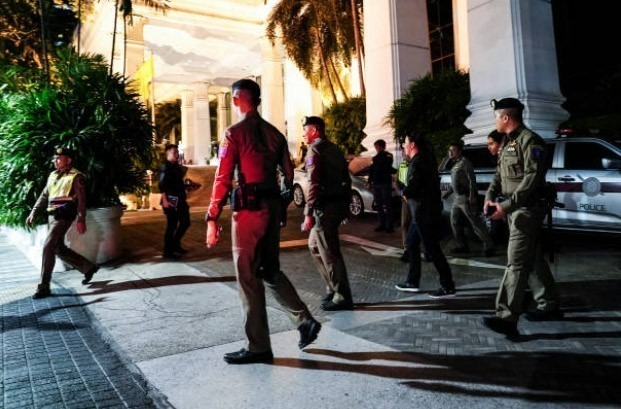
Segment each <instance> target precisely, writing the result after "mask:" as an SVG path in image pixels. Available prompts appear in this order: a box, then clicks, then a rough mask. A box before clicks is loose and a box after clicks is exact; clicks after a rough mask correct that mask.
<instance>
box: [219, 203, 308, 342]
mask: <svg viewBox="0 0 621 409" xmlns="http://www.w3.org/2000/svg"><path fill="white" fill-rule="evenodd" d="M231 236H232V242H233V246H232V252H233V264H234V266H235V274H236V276H237V282H238V283H239V286H238V291H239V298H240V300H241V304H242V310H243V314H244V330H245V332H246V350H248V351H250V352H255V353H260V352H266V351H270V350H271V343H270V334H269V325H268V320H267V311H266V304H265V285H266V286H267V288H269V290H270V292H271V294H272V296H273V297H274V299H276V301H277V302H278V303H280V305H282V306H283V307H284V308H285V310H286V312H287V313H288V315H289V318H290V319H291V322H292V323H293V324H294V325H295V327H296V328H298V327H299V326H300V324H302V322H303V321H304V320H305V319H309V318H311V317H312V316H311V314H310V312H309V311H308V308H307V307H306V305H305V304H304V303H303V302H302V300H301V299H300V297H299V296H298V293H297V292H296V290H295V288H294V287H293V285H292V284H291V282H290V281H289V279H288V278H287V276H285V275H284V274H283V272H282V271H280V260H279V249H280V199H277V200H269V201H264V202H263V203H262V207H261V209H260V210H240V211H237V212H233V217H232V226H231Z"/></svg>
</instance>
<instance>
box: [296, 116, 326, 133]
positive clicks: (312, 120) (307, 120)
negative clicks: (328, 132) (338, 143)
mask: <svg viewBox="0 0 621 409" xmlns="http://www.w3.org/2000/svg"><path fill="white" fill-rule="evenodd" d="M306 125H314V126H316V127H317V128H319V129H320V130H321V131H323V130H325V129H326V123H325V122H324V121H323V119H321V118H319V117H318V116H305V117H304V121H302V126H306Z"/></svg>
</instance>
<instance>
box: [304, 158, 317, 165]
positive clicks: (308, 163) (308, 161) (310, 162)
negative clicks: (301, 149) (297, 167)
mask: <svg viewBox="0 0 621 409" xmlns="http://www.w3.org/2000/svg"><path fill="white" fill-rule="evenodd" d="M304 163H305V164H306V166H313V165H314V164H315V158H314V156H307V157H306V159H305V160H304Z"/></svg>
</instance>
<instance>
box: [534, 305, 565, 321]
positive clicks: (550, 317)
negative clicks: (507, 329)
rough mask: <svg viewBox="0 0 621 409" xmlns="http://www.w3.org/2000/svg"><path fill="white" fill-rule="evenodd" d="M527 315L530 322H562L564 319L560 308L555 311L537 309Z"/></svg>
mask: <svg viewBox="0 0 621 409" xmlns="http://www.w3.org/2000/svg"><path fill="white" fill-rule="evenodd" d="M525 315H526V319H527V320H529V321H560V320H562V319H563V311H561V310H559V309H558V308H557V309H554V310H540V309H539V308H537V309H535V310H532V311H528V312H527V313H526V314H525Z"/></svg>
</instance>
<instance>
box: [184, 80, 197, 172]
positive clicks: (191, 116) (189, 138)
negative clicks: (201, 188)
mask: <svg viewBox="0 0 621 409" xmlns="http://www.w3.org/2000/svg"><path fill="white" fill-rule="evenodd" d="M195 132H196V113H195V108H194V92H193V91H192V90H190V89H185V90H183V91H181V142H182V143H183V148H184V149H183V157H184V158H185V160H186V161H190V160H191V161H192V164H196V161H195V158H196V155H195V146H194V134H195Z"/></svg>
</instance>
